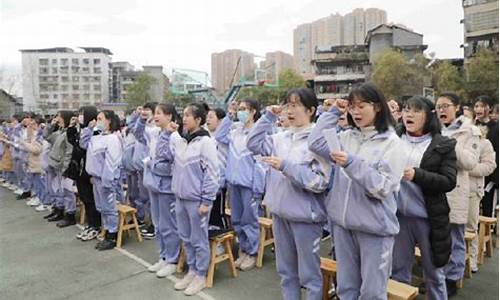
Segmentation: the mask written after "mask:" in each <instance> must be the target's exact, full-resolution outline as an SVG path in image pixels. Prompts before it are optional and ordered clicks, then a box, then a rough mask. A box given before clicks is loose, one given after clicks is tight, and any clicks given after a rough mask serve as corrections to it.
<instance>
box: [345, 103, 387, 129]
mask: <svg viewBox="0 0 500 300" xmlns="http://www.w3.org/2000/svg"><path fill="white" fill-rule="evenodd" d="M379 110H380V109H379V107H378V105H376V104H374V103H371V102H365V101H361V100H360V99H354V100H353V101H351V102H350V103H349V113H350V114H351V116H352V119H353V120H354V123H355V124H356V126H358V127H359V128H364V127H369V126H373V125H375V120H376V117H377V113H378V111H379Z"/></svg>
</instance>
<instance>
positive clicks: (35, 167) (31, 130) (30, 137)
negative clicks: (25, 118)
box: [21, 116, 45, 206]
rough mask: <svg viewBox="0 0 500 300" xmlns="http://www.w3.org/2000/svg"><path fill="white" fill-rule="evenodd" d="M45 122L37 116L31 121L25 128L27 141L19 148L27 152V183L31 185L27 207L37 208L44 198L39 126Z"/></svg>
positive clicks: (41, 137)
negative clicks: (30, 194)
mask: <svg viewBox="0 0 500 300" xmlns="http://www.w3.org/2000/svg"><path fill="white" fill-rule="evenodd" d="M43 123H45V120H44V119H42V118H41V117H39V116H36V117H34V118H32V119H31V121H30V124H29V125H28V127H27V133H28V134H27V140H26V141H23V142H21V147H22V148H24V150H25V151H27V152H28V165H27V169H26V173H27V175H28V182H30V183H31V191H32V196H33V197H32V198H31V199H30V200H29V201H28V202H27V203H26V204H27V205H29V206H38V205H40V204H41V200H40V199H42V198H43V196H44V189H45V187H44V179H43V170H42V165H41V154H42V150H43V135H42V132H41V131H40V130H41V128H40V125H41V124H43Z"/></svg>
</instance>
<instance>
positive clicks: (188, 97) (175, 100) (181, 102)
mask: <svg viewBox="0 0 500 300" xmlns="http://www.w3.org/2000/svg"><path fill="white" fill-rule="evenodd" d="M164 99H165V102H167V103H171V104H173V105H174V106H175V107H176V108H177V109H178V110H179V111H182V110H183V109H184V108H185V107H186V106H188V104H190V103H192V102H194V101H195V100H196V99H195V97H194V96H193V95H192V94H182V95H181V94H174V93H172V91H171V90H167V91H166V92H165V95H164Z"/></svg>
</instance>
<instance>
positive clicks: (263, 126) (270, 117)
mask: <svg viewBox="0 0 500 300" xmlns="http://www.w3.org/2000/svg"><path fill="white" fill-rule="evenodd" d="M277 119H278V117H277V116H275V115H274V114H272V113H270V112H266V113H265V114H264V116H262V117H261V118H260V119H259V120H258V121H257V123H255V125H254V126H253V128H252V130H250V133H249V135H248V141H247V148H248V150H250V151H251V152H252V153H253V154H254V155H259V154H260V155H262V156H269V155H271V154H272V153H273V141H272V136H271V132H272V131H273V128H274V124H275V123H276V120H277Z"/></svg>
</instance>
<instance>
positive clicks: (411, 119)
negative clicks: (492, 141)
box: [392, 96, 457, 300]
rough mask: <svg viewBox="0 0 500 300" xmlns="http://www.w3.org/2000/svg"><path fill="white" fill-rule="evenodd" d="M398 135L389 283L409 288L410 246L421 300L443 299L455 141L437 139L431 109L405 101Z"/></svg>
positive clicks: (418, 101) (429, 104)
mask: <svg viewBox="0 0 500 300" xmlns="http://www.w3.org/2000/svg"><path fill="white" fill-rule="evenodd" d="M402 125H403V126H402V130H401V132H398V134H399V135H401V139H402V140H403V142H404V145H405V147H406V148H407V151H408V153H409V157H408V160H407V162H406V169H405V172H404V176H403V179H402V181H401V189H400V190H399V193H398V198H397V200H398V214H397V216H398V221H399V226H400V230H399V233H398V234H397V236H396V240H395V244H394V252H393V264H392V266H393V268H392V279H394V280H397V281H400V282H404V283H407V284H410V283H411V274H412V273H411V271H412V266H413V261H414V258H415V246H416V245H417V244H418V247H419V248H420V252H421V253H422V260H421V261H422V266H423V273H424V280H425V287H426V299H432V300H440V299H447V298H448V294H447V292H446V278H445V275H444V269H443V267H444V266H445V265H446V263H447V262H448V260H449V257H450V253H451V238H450V221H449V216H448V214H449V211H450V208H449V206H448V202H447V198H446V192H449V191H451V190H453V189H454V188H455V184H456V177H457V167H456V160H457V158H456V154H455V145H456V141H455V140H454V139H450V138H447V137H443V136H442V135H441V124H440V123H439V119H438V117H437V114H436V111H435V109H434V104H433V103H432V102H431V101H430V100H428V99H426V98H424V97H420V96H414V97H411V98H410V99H409V100H408V101H407V102H406V103H405V106H404V108H403V115H402Z"/></svg>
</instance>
